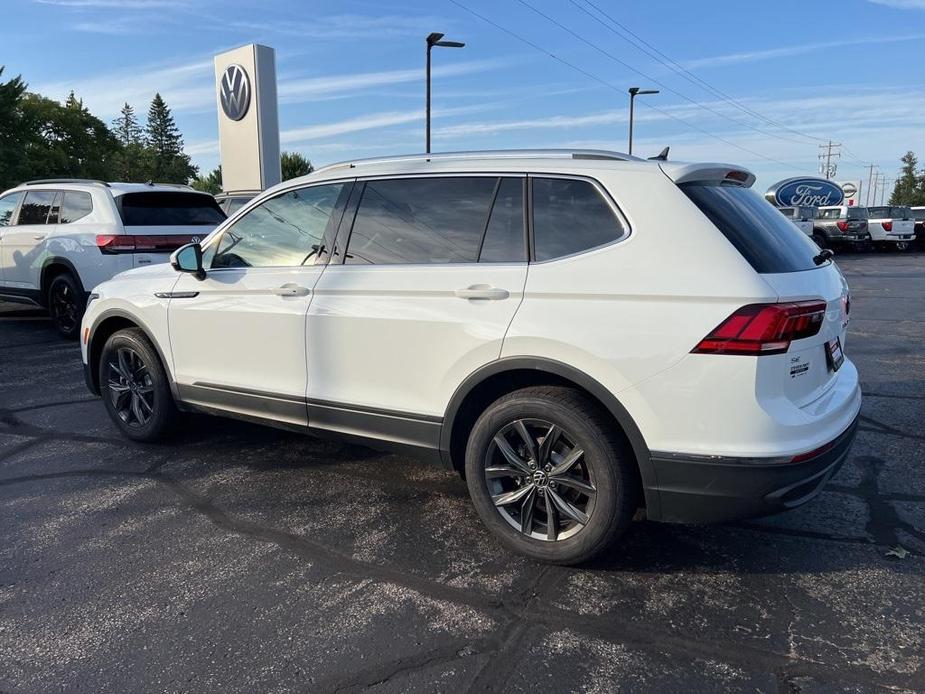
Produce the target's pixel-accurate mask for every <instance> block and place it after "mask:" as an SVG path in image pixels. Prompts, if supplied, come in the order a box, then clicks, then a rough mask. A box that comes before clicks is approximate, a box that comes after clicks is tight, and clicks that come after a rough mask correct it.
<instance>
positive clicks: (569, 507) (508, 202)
mask: <svg viewBox="0 0 925 694" xmlns="http://www.w3.org/2000/svg"><path fill="white" fill-rule="evenodd" d="M754 181H755V176H754V175H753V174H752V173H750V172H748V171H746V170H743V169H741V168H738V167H735V166H724V165H720V164H682V163H676V162H665V161H647V160H641V159H637V158H635V157H631V156H627V155H622V154H617V153H613V152H600V151H527V152H517V151H508V152H471V153H458V154H454V155H439V154H438V155H431V154H428V155H415V156H410V157H398V158H393V159H378V160H374V161H352V162H345V163H343V164H340V165H332V166H329V167H326V168H324V169H321V170H318V171H316V172H314V173H313V174H311V175H308V176H304V177H302V178H296V179H292V180H289V181H286V182H285V183H282V184H280V185H278V186H276V187H274V188H272V189H270V190H268V191H267V192H265V193H263V194H262V195H261V196H260V197H259V198H258V199H257V200H255V201H254V202H253V203H252V204H251V205H249V206H248V209H247V210H246V211H242V212H241V213H239V214H238V215H236V216H234V217H232V218H231V219H229V220H228V221H227V222H225V223H224V224H223V225H222V226H220V227H219V228H218V229H217V230H216V231H215V232H214V233H213V235H212V236H210V237H209V238H208V239H207V240H206V241H205V242H204V243H203V244H198V243H194V244H190V245H188V246H185V247H183V248H181V249H179V250H178V251H176V252H175V253H174V254H173V256H172V258H171V265H172V267H171V266H158V267H149V268H144V269H139V270H134V271H132V272H127V273H124V274H122V275H119V276H118V277H116V278H114V279H113V280H111V281H109V282H104V283H103V284H101V285H100V286H98V287H97V288H96V289H95V290H94V293H95V295H96V296H95V298H94V300H93V301H92V302H91V303H90V305H89V307H88V309H87V313H86V315H85V316H84V323H83V325H84V328H85V330H84V331H83V336H84V339H83V341H82V358H83V362H84V369H85V371H84V373H85V377H86V380H87V384H88V386H89V388H90V389H91V390H92V391H93V392H94V393H97V394H99V395H101V396H102V398H103V403H104V406H105V407H106V409H107V411H108V412H109V415H110V416H111V418H112V420H113V422H114V423H115V425H116V426H117V427H118V428H119V430H120V431H121V432H122V433H123V434H124V435H125V436H127V437H128V438H131V439H134V440H138V441H155V440H158V439H162V438H163V437H165V436H166V435H167V434H168V433H169V430H170V426H171V424H172V423H173V422H174V421H175V419H176V417H177V416H178V411H202V412H210V413H214V414H222V415H225V416H231V417H241V418H244V419H248V420H251V421H257V422H263V423H266V424H273V425H276V426H283V427H287V428H290V429H296V430H301V431H304V432H307V433H315V434H318V435H326V436H334V437H340V438H344V437H346V438H348V439H354V440H358V441H361V442H366V443H368V444H371V445H377V444H378V445H380V446H383V447H387V448H393V449H397V450H400V451H406V452H414V453H416V454H419V455H422V456H424V457H426V458H430V459H432V460H435V461H443V462H444V463H445V464H447V465H449V466H452V467H453V468H455V469H457V470H460V471H465V477H466V481H467V484H468V487H469V492H470V494H471V496H472V500H473V503H474V506H475V508H476V510H477V512H478V514H479V516H480V517H481V519H482V521H483V522H484V523H485V525H486V526H487V527H488V528H489V529H490V530H491V531H492V532H494V533H495V534H496V535H497V536H498V538H499V539H500V540H501V541H502V542H503V543H504V544H506V545H507V546H508V547H509V548H511V549H513V550H516V551H518V552H521V553H523V554H526V555H529V556H531V557H533V558H535V559H539V560H543V561H548V562H555V563H563V564H571V563H576V562H581V561H584V560H586V559H589V558H591V557H593V556H595V555H597V554H600V553H601V552H603V551H604V550H605V549H606V548H607V547H608V546H610V545H611V544H612V543H613V542H615V541H616V540H617V539H618V538H619V537H620V535H621V534H622V533H623V532H624V531H625V530H626V529H627V527H628V526H629V524H630V521H631V519H632V518H633V516H634V514H635V513H636V511H637V510H638V508H639V507H640V506H645V508H646V513H647V515H648V517H649V518H650V519H654V520H662V521H673V522H697V523H705V522H716V521H722V520H728V519H733V518H742V517H746V516H753V515H763V514H767V513H771V512H775V511H781V510H784V509H788V508H793V507H795V506H799V505H800V504H802V503H805V502H806V501H808V500H810V499H811V498H813V497H814V496H816V495H817V494H818V493H819V491H820V490H821V489H822V487H823V486H824V485H825V483H826V482H827V481H828V480H829V478H831V476H832V475H833V474H835V471H836V470H837V469H838V467H839V466H840V465H841V464H842V462H843V461H844V460H845V458H846V456H847V455H848V450H849V448H850V446H851V442H852V439H853V437H854V433H855V431H856V426H857V416H858V412H859V409H860V406H861V391H860V388H859V386H858V374H857V370H856V369H855V367H854V365H853V364H852V363H851V361H850V360H848V359H847V358H846V357H845V355H844V352H843V349H844V340H845V335H846V330H847V325H848V310H849V306H850V301H849V297H848V287H847V285H846V283H845V280H844V277H843V276H842V274H841V272H840V271H839V270H838V268H837V267H836V265H835V264H834V263H833V262H832V261H831V259H830V257H831V255H830V254H829V253H826V252H820V251H819V248H818V247H817V246H816V245H815V244H814V243H812V242H811V241H810V239H808V238H807V237H806V236H805V235H804V234H801V233H800V232H799V231H798V230H797V229H796V228H795V227H794V226H793V224H791V223H790V222H788V221H787V220H786V219H784V217H782V216H781V214H780V213H779V212H777V211H776V210H775V209H774V207H772V206H771V205H770V204H769V203H768V202H766V201H765V200H764V199H762V197H761V196H760V195H759V194H757V193H756V192H754V191H753V190H752V189H751V186H752V185H753V184H754ZM666 248H667V249H670V250H669V251H666Z"/></svg>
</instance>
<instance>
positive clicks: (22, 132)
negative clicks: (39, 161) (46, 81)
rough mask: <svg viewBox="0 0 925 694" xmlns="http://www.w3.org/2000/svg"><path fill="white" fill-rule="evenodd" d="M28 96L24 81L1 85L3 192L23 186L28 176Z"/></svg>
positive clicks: (0, 70) (0, 173) (0, 69)
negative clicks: (24, 104) (24, 105)
mask: <svg viewBox="0 0 925 694" xmlns="http://www.w3.org/2000/svg"><path fill="white" fill-rule="evenodd" d="M2 75H3V66H2V65H0V76H2ZM25 94H26V83H25V82H23V81H22V78H21V77H14V78H13V79H11V80H9V81H8V82H0V190H6V189H7V188H11V187H13V186H15V185H17V184H19V183H21V182H22V180H23V179H24V178H25V177H26V175H27V172H26V166H27V164H26V162H25V160H24V156H23V151H24V149H25V147H26V142H27V141H28V140H29V138H30V137H31V130H30V129H29V127H28V124H27V123H26V121H25V119H24V116H23V112H22V101H23V98H24V97H25Z"/></svg>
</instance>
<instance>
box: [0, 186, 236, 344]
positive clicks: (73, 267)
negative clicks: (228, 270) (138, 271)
mask: <svg viewBox="0 0 925 694" xmlns="http://www.w3.org/2000/svg"><path fill="white" fill-rule="evenodd" d="M224 220H225V214H224V213H223V212H222V210H221V209H220V208H219V206H218V204H217V203H216V202H215V200H214V199H213V198H212V196H211V195H208V194H207V193H198V192H196V191H194V190H193V189H192V188H188V187H187V186H181V185H170V184H142V183H104V182H102V181H88V180H83V179H47V180H41V181H30V182H28V183H24V184H22V185H20V186H17V187H16V188H13V189H11V190H8V191H6V192H5V193H3V194H2V195H0V299H3V300H7V301H18V302H24V303H30V304H34V305H39V306H44V307H47V308H48V311H49V313H50V314H51V318H52V321H53V322H54V325H55V327H56V328H57V329H58V331H59V332H60V333H61V334H62V335H64V336H65V337H69V338H74V337H76V336H77V331H78V330H79V328H80V319H81V316H82V315H83V311H84V307H85V305H86V299H87V295H88V294H89V292H90V290H91V289H92V288H93V287H95V286H96V285H97V284H99V283H100V282H104V281H105V280H108V279H110V278H111V277H112V276H113V275H115V274H116V273H119V272H122V271H123V270H129V269H131V268H135V267H143V266H145V265H153V264H156V263H164V262H166V261H167V260H168V258H169V257H170V253H171V252H172V251H174V250H176V249H177V248H179V247H180V246H183V245H184V244H187V243H190V242H191V241H198V240H200V239H204V238H205V237H206V236H207V235H208V234H209V232H211V231H212V229H214V228H215V226H216V225H218V224H219V223H221V222H222V221H224Z"/></svg>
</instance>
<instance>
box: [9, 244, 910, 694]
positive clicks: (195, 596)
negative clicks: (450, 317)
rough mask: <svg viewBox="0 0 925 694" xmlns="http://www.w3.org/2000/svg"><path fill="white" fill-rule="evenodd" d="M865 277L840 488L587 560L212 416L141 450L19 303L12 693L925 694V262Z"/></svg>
mask: <svg viewBox="0 0 925 694" xmlns="http://www.w3.org/2000/svg"><path fill="white" fill-rule="evenodd" d="M840 264H841V266H842V268H843V269H844V271H845V272H846V274H847V275H848V278H849V282H850V284H851V288H852V295H853V306H852V321H851V325H850V334H849V339H848V341H847V344H846V352H847V354H848V355H849V356H850V358H852V359H853V360H854V361H855V362H856V363H857V364H858V366H859V369H860V371H861V378H862V382H863V388H864V392H865V401H864V409H863V412H862V423H861V431H860V434H859V437H858V440H857V443H856V445H855V448H854V450H853V453H852V457H851V459H850V461H849V462H848V463H847V464H846V466H845V467H844V468H843V469H842V470H841V471H840V472H839V474H838V475H837V476H836V477H835V478H834V479H833V480H832V482H831V483H830V484H829V485H828V487H827V488H826V490H825V491H824V492H823V493H822V495H821V496H820V497H819V498H818V499H816V500H815V501H814V502H813V503H812V504H810V505H808V506H806V507H803V508H801V509H799V510H797V511H793V512H791V513H789V514H786V515H782V516H777V517H774V518H769V519H762V520H757V521H749V522H743V523H737V524H732V525H723V526H712V527H681V526H668V525H659V524H655V523H645V522H640V523H637V524H635V527H634V528H633V530H632V531H631V533H630V535H629V536H628V537H627V539H626V541H625V543H624V544H623V545H622V546H621V547H619V548H618V550H617V551H615V552H614V553H613V554H612V556H610V557H608V558H607V559H606V560H603V561H599V562H597V563H596V564H594V565H590V566H585V567H582V568H578V569H565V568H558V567H547V566H542V565H538V564H535V563H532V562H530V561H528V560H525V559H521V558H519V557H516V556H512V555H510V554H508V553H507V552H506V551H504V550H503V549H502V548H501V547H500V546H499V545H498V544H497V543H496V542H495V540H494V539H493V538H492V537H490V536H489V534H488V533H487V532H486V531H485V530H484V529H483V528H482V527H481V525H480V524H479V522H478V519H477V518H476V515H475V513H474V511H473V510H472V508H471V507H470V505H469V501H468V496H467V492H466V487H465V484H464V483H463V481H462V480H460V479H459V478H458V477H457V476H456V475H455V474H453V473H450V472H447V471H445V470H442V469H439V468H435V467H431V466H428V465H426V464H423V463H420V462H417V461H415V460H411V459H406V458H402V457H398V456H394V455H390V454H382V453H377V452H373V451H370V450H367V449H364V448H360V447H355V446H346V445H341V444H334V443H326V442H322V441H317V440H314V439H311V438H308V437H300V436H297V435H290V434H287V433H281V432H279V431H275V430H272V429H263V428H259V427H255V426H250V425H245V424H241V423H236V422H230V421H224V420H219V419H212V418H205V417H202V418H196V419H193V420H192V421H191V422H190V423H189V424H188V426H187V427H186V430H185V431H184V432H183V433H182V434H181V435H180V437H179V438H178V440H177V442H176V445H174V446H142V445H137V444H130V443H127V442H126V441H124V440H122V439H121V438H120V437H119V436H118V435H117V433H116V431H115V429H114V428H113V427H112V426H111V425H110V422H109V419H108V417H107V416H106V413H105V411H104V409H103V406H102V404H101V403H100V402H99V401H98V400H96V399H93V398H92V397H91V396H90V395H89V393H88V392H87V391H86V389H85V386H84V384H83V377H82V374H81V369H80V357H79V353H78V350H77V347H76V345H75V344H72V343H65V342H62V341H60V340H59V339H58V338H57V337H56V336H55V335H54V333H53V332H52V330H51V327H50V325H49V323H48V322H47V320H46V319H45V318H44V317H43V316H42V315H41V314H40V313H37V312H34V311H28V310H22V309H21V308H20V307H16V306H13V305H10V304H5V305H0V691H3V692H7V691H9V692H49V691H60V690H68V691H93V692H97V691H112V692H125V691H198V692H213V691H215V692H227V691H359V690H367V689H368V690H373V691H383V692H384V691H460V690H468V691H501V690H504V691H530V690H535V689H539V688H542V689H544V690H546V691H568V690H579V691H596V692H606V691H617V690H630V691H638V690H650V691H659V692H671V691H685V692H687V691H691V690H726V691H782V692H795V691H806V692H829V691H838V692H841V691H852V692H853V691H868V690H878V689H880V688H888V689H892V690H900V691H921V690H925V433H923V432H925V427H923V424H925V254H904V255H899V254H869V255H853V256H845V257H844V258H841V257H840Z"/></svg>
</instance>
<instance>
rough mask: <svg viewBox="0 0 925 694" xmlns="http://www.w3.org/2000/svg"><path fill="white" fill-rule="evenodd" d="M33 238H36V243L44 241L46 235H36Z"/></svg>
mask: <svg viewBox="0 0 925 694" xmlns="http://www.w3.org/2000/svg"><path fill="white" fill-rule="evenodd" d="M32 238H34V239H35V240H36V241H42V240H43V239H44V238H45V234H36V235H35V236H33V237H32Z"/></svg>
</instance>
